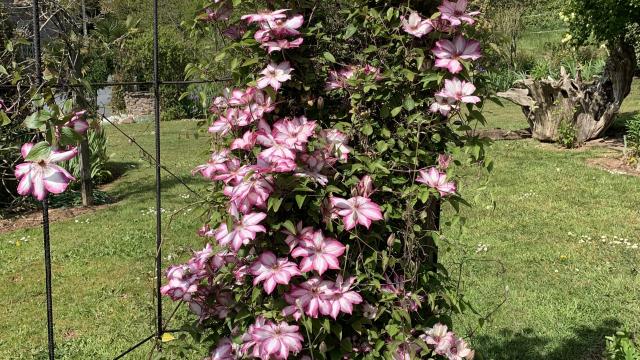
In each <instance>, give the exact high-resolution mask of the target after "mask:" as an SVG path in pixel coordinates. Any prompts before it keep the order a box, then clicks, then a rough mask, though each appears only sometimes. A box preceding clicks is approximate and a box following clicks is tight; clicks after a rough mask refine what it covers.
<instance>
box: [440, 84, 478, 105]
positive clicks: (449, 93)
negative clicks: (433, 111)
mask: <svg viewBox="0 0 640 360" xmlns="http://www.w3.org/2000/svg"><path fill="white" fill-rule="evenodd" d="M475 91H476V87H475V86H474V85H473V84H472V83H470V82H466V81H461V80H460V79H458V78H453V79H447V80H445V81H444V89H442V90H441V91H440V92H439V93H438V94H436V95H437V96H442V97H445V98H448V99H449V100H451V101H457V102H463V103H467V104H476V103H479V102H480V101H481V100H480V98H479V97H477V96H472V94H473V93H474V92H475Z"/></svg>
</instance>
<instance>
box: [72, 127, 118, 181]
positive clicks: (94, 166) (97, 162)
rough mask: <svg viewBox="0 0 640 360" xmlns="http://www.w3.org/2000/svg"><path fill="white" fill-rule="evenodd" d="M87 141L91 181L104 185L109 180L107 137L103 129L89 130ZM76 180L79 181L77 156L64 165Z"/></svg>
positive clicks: (78, 158)
mask: <svg viewBox="0 0 640 360" xmlns="http://www.w3.org/2000/svg"><path fill="white" fill-rule="evenodd" d="M87 140H88V141H89V151H90V153H91V156H90V162H91V181H93V183H94V184H104V183H107V182H109V181H110V180H111V178H112V174H111V171H109V170H108V168H107V162H108V161H109V155H108V154H107V137H106V135H105V133H104V129H103V128H102V127H99V128H97V129H90V130H89V131H88V132H87ZM64 167H65V168H66V169H67V170H69V172H70V173H71V174H73V176H74V177H75V178H76V179H80V157H79V156H77V157H75V158H73V159H71V160H69V161H68V162H66V163H65V164H64Z"/></svg>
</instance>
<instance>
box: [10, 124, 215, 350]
mask: <svg viewBox="0 0 640 360" xmlns="http://www.w3.org/2000/svg"><path fill="white" fill-rule="evenodd" d="M125 129H126V131H127V132H129V133H130V134H132V135H133V136H134V137H135V138H136V139H137V140H138V141H139V142H140V143H141V144H142V145H143V146H144V147H145V148H146V149H148V150H149V151H150V152H151V153H153V149H154V148H153V127H152V126H151V125H147V124H136V125H127V126H126V127H125ZM193 130H195V122H170V123H163V129H162V134H163V146H162V150H163V158H162V161H163V163H164V164H165V165H166V166H167V167H168V168H169V169H171V170H173V171H174V172H175V173H176V174H179V175H180V177H181V178H182V179H184V180H185V181H186V182H187V183H188V184H189V185H190V186H192V187H194V188H195V189H196V190H197V191H200V192H203V190H204V189H205V187H206V182H204V181H201V180H199V179H196V178H194V177H192V176H190V170H191V169H192V168H193V167H194V166H195V165H198V164H199V163H201V162H204V161H206V158H207V149H208V146H207V139H206V138H204V137H203V138H200V139H198V140H195V141H194V140H193V139H192V137H193V136H192V134H193ZM108 134H109V145H110V150H109V151H110V152H112V153H113V157H112V159H113V161H115V162H116V165H117V166H118V167H120V168H123V169H126V173H125V174H124V176H122V177H121V178H120V179H119V180H118V181H117V182H116V183H115V184H114V186H112V187H110V189H109V190H108V193H109V194H111V195H112V196H114V197H117V198H119V199H121V201H119V202H118V203H117V204H115V205H113V206H112V207H110V208H108V209H105V210H102V211H100V212H98V213H95V214H93V215H87V216H83V217H80V218H78V219H76V220H69V221H64V222H60V223H55V224H53V225H52V227H51V238H52V254H53V273H54V279H53V288H54V305H55V307H54V310H55V314H54V315H55V324H56V329H55V330H56V339H57V346H58V348H59V354H60V355H61V357H62V358H65V359H90V358H95V359H109V358H113V357H114V356H115V355H117V353H119V352H121V351H123V350H125V349H126V348H128V347H129V346H130V345H132V344H134V343H136V342H138V341H139V340H141V339H143V338H145V337H147V336H148V335H150V334H151V333H152V332H153V326H154V325H153V324H154V314H155V310H154V302H153V297H152V295H153V284H154V256H155V254H154V248H155V225H154V224H155V223H154V220H155V213H154V211H153V208H154V206H155V200H154V199H155V198H154V196H155V195H154V189H155V185H154V167H153V166H151V165H149V163H148V162H146V161H144V160H141V157H140V151H139V150H138V149H137V148H136V147H134V146H133V145H130V144H129V143H128V142H127V141H126V139H124V138H123V137H122V136H121V135H120V134H118V133H116V132H115V131H113V129H112V128H110V127H108ZM187 137H190V138H191V139H189V140H187ZM163 175H164V176H163V181H164V185H163V190H164V191H163V197H162V200H163V204H164V205H163V208H164V209H165V210H166V212H165V217H164V218H165V219H167V220H168V219H169V216H170V214H171V213H172V212H173V211H175V210H177V209H180V208H183V207H186V209H185V210H188V209H190V208H192V207H189V204H191V203H192V202H194V201H196V200H198V199H197V197H196V196H195V195H193V194H190V193H189V192H188V191H187V190H186V189H185V188H184V187H182V185H180V184H179V183H178V182H177V181H176V180H174V179H172V178H170V177H169V176H167V175H166V173H165V174H163ZM198 215H199V214H198V213H196V211H194V210H192V211H188V212H186V213H184V214H182V215H179V216H176V217H175V219H174V221H173V223H172V226H171V228H170V229H167V230H165V234H166V238H165V240H164V241H165V247H164V249H165V252H164V254H163V257H164V259H165V262H166V264H167V265H168V264H169V263H170V262H171V260H170V259H175V258H176V257H177V256H181V257H184V256H185V255H186V254H187V253H188V249H189V248H192V247H193V248H201V245H203V242H202V240H201V239H199V238H198V237H197V236H196V235H195V230H196V229H197V228H198V227H199V226H200V225H202V224H201V222H200V221H199V220H198ZM23 237H24V238H27V237H28V238H27V239H28V241H27V242H25V241H20V239H22V238H23ZM16 242H18V244H19V246H18V245H16ZM41 244H42V242H41V231H40V229H32V230H22V231H16V232H14V233H9V234H2V235H0V277H1V278H2V280H3V282H4V286H2V287H0V299H2V303H3V308H4V309H5V310H3V311H0V324H2V325H0V328H1V329H2V331H0V334H1V335H0V359H31V358H38V359H40V358H44V355H45V350H46V328H45V323H46V322H45V306H44V282H43V274H44V270H43V260H42V256H43V255H42V245H41ZM167 305H171V304H168V302H167ZM166 309H167V310H166V311H167V312H169V311H170V306H167V307H166ZM148 349H149V348H148V347H146V348H145V349H144V350H140V351H139V352H137V353H135V354H134V355H133V356H131V357H130V358H133V359H142V358H146V356H145V355H146V354H147V352H148V351H147V350H148Z"/></svg>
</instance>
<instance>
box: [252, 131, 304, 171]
mask: <svg viewBox="0 0 640 360" xmlns="http://www.w3.org/2000/svg"><path fill="white" fill-rule="evenodd" d="M275 125H276V124H274V128H273V129H271V127H270V126H269V124H267V122H266V121H264V120H260V123H259V125H258V127H259V130H258V132H257V135H258V136H257V137H256V142H257V143H258V144H260V145H262V146H265V147H267V149H265V150H263V151H262V152H261V153H260V154H259V155H258V158H259V159H261V160H263V161H264V162H265V163H267V164H270V165H271V166H274V169H273V170H274V171H277V172H290V171H293V170H295V169H296V167H297V165H296V162H295V159H296V152H295V147H296V142H297V141H298V137H297V135H298V134H295V137H293V138H291V137H290V136H289V135H287V134H286V133H285V134H283V133H282V132H281V131H280V130H279V128H277V127H276V126H275ZM279 127H280V129H281V128H282V127H286V124H280V126H279Z"/></svg>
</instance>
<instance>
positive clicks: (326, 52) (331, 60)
mask: <svg viewBox="0 0 640 360" xmlns="http://www.w3.org/2000/svg"><path fill="white" fill-rule="evenodd" d="M322 56H324V58H325V59H327V61H329V62H332V63H335V62H336V58H335V57H333V55H332V54H331V53H330V52H328V51H325V52H324V53H323V54H322Z"/></svg>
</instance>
